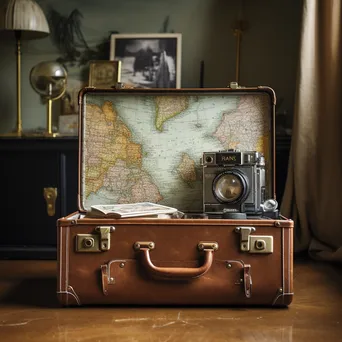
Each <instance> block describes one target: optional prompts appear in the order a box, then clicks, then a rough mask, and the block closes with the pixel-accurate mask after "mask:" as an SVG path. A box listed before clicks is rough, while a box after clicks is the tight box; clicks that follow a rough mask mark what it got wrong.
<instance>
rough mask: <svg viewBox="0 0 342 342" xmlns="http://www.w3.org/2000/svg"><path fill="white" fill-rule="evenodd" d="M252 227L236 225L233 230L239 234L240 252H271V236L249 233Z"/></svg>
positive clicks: (253, 230) (253, 229)
mask: <svg viewBox="0 0 342 342" xmlns="http://www.w3.org/2000/svg"><path fill="white" fill-rule="evenodd" d="M255 231H256V229H255V228H254V227H236V228H235V232H236V233H239V234H240V250H241V252H248V253H253V254H254V253H256V254H265V253H273V236H266V235H251V233H253V232H255Z"/></svg>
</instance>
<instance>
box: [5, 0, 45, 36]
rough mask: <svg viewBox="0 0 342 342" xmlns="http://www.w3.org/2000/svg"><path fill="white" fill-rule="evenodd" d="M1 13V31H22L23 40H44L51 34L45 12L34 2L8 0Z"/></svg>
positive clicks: (31, 0)
mask: <svg viewBox="0 0 342 342" xmlns="http://www.w3.org/2000/svg"><path fill="white" fill-rule="evenodd" d="M0 11H1V12H0V30H4V31H20V33H21V38H22V39H38V38H43V37H45V36H47V35H48V34H49V33H50V29H49V25H48V23H47V20H46V17H45V14H44V12H43V11H42V9H41V8H40V6H39V5H38V4H37V3H36V2H35V1H33V0H7V1H6V2H5V4H4V5H2V6H1V9H0Z"/></svg>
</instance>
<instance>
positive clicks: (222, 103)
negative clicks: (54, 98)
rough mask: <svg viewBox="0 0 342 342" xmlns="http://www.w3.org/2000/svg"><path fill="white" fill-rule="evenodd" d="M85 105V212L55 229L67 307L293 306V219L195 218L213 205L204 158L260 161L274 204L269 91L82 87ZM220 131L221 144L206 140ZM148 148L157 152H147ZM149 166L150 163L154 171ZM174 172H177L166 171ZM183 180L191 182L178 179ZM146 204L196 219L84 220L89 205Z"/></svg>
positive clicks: (82, 117)
mask: <svg viewBox="0 0 342 342" xmlns="http://www.w3.org/2000/svg"><path fill="white" fill-rule="evenodd" d="M79 104H80V106H79V107H80V117H79V165H80V167H79V203H78V205H79V211H78V212H76V213H72V214H70V215H69V216H67V217H63V218H60V219H59V220H58V223H57V228H58V282H57V294H58V298H59V300H60V302H61V304H62V305H65V306H69V305H85V304H133V305H243V306H252V305H266V306H287V305H289V304H290V303H291V301H292V298H293V254H292V253H293V242H292V236H293V221H292V220H290V219H287V218H284V217H283V216H281V215H277V216H275V217H272V216H270V217H268V216H267V215H266V214H265V215H266V216H265V215H263V214H262V215H259V216H258V215H248V218H247V219H226V218H223V216H222V215H221V214H222V212H220V213H219V215H216V213H209V214H208V215H207V216H205V218H197V216H196V215H198V214H201V213H202V214H203V208H206V207H205V203H204V202H206V201H207V199H206V196H207V195H203V193H204V192H205V190H204V186H203V183H204V177H205V176H204V173H203V172H202V171H203V165H202V166H201V164H200V162H199V159H200V156H202V152H209V151H217V148H218V147H221V148H223V150H224V151H227V149H230V148H234V149H236V148H240V149H241V148H242V149H245V150H247V149H249V150H251V149H253V148H254V149H255V150H259V151H260V152H262V153H263V154H264V156H265V160H266V181H265V191H266V192H267V194H268V195H269V197H271V198H275V176H274V175H275V144H274V141H275V137H274V127H275V122H274V116H275V115H274V114H275V113H274V112H275V94H274V92H273V90H272V89H271V88H268V87H256V88H242V87H228V88H224V89H148V90H146V89H95V88H85V89H83V90H82V91H81V92H80V95H79ZM224 109H226V110H224ZM196 118H197V119H196ZM148 120H150V121H149V123H146V122H147V121H148ZM176 120H181V121H180V122H178V124H179V125H180V126H174V127H171V126H170V121H172V123H174V122H175V121H176ZM182 120H183V121H182ZM215 120H216V121H215ZM215 124H216V126H215ZM192 125H193V126H192ZM177 127H178V131H177V132H175V131H173V130H174V129H177ZM179 127H184V131H182V132H180V131H179ZM234 127H235V129H234ZM213 128H215V132H214V133H215V134H214V135H215V139H214V138H213V136H214V135H213V134H212V135H211V136H210V137H209V138H208V134H207V133H208V130H211V131H212V130H213ZM197 130H200V131H201V134H202V136H203V140H202V139H199V138H198V135H196V134H199V133H198V131H197ZM212 132H213V131H212ZM227 132H230V134H231V135H230V136H229V139H228V138H227V139H226V138H225V136H226V133H227ZM162 134H164V135H163V136H162ZM165 135H168V136H165ZM207 138H208V141H207V140H206V139H207ZM186 139H187V140H186ZM151 141H153V144H151ZM217 141H219V143H217ZM210 144H212V146H210ZM146 146H153V148H154V149H152V148H151V149H150V150H148V149H147V150H144V148H147V147H146ZM159 147H160V150H159ZM173 148H174V150H175V151H176V150H177V149H178V152H177V153H179V154H180V155H181V158H180V157H179V155H177V153H176V152H175V151H173V150H172V151H171V149H173ZM182 148H184V151H183V152H182ZM155 149H157V150H155ZM168 150H169V151H171V152H170V153H167V151H168ZM192 152H193V154H192ZM145 156H146V158H152V159H151V160H149V162H148V163H147V162H146V161H144V157H145ZM178 157H179V158H178ZM177 158H178V159H177ZM189 158H190V162H189ZM196 159H198V160H196ZM193 160H195V161H193ZM175 161H176V162H175ZM185 161H186V162H187V163H185ZM168 162H170V163H171V164H172V163H174V164H172V165H171V164H170V165H171V166H170V165H166V166H165V163H168ZM189 165H190V166H189ZM153 168H154V169H157V171H158V172H157V173H153V172H154V171H155V170H153ZM175 170H176V171H175ZM184 170H186V172H185V173H186V174H187V176H189V174H190V175H191V177H192V178H191V177H190V178H187V177H185V175H184V174H181V172H184ZM189 170H190V171H189ZM177 172H178V173H177ZM159 175H160V179H158V176H159ZM168 177H169V178H168ZM179 178H181V180H180V179H179ZM258 179H259V178H258ZM200 183H202V185H199V184H200ZM180 194H181V195H180ZM198 197H199V198H200V200H198ZM204 198H205V199H204ZM140 201H149V202H160V203H162V204H166V205H170V206H171V205H172V206H174V207H177V209H179V210H180V211H182V212H184V213H185V215H186V214H187V213H188V212H189V213H194V215H193V216H191V215H188V216H184V217H185V218H179V217H178V218H153V217H152V218H151V217H146V218H143V217H139V218H124V219H112V218H91V217H88V216H87V215H86V214H87V212H88V211H89V209H90V207H91V205H93V204H105V203H113V202H118V203H129V202H140ZM199 206H200V208H199ZM187 209H189V211H187ZM220 210H221V209H220ZM206 213H207V212H206ZM199 217H201V215H199Z"/></svg>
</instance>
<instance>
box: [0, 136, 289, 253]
mask: <svg viewBox="0 0 342 342" xmlns="http://www.w3.org/2000/svg"><path fill="white" fill-rule="evenodd" d="M289 150H290V138H289V137H277V148H276V188H277V199H278V202H279V203H280V204H281V200H282V197H283V193H284V188H285V182H286V177H287V167H288V158H289ZM0 182H1V197H2V205H1V213H2V215H1V221H0V222H1V223H0V226H1V237H0V259H55V258H56V245H57V230H56V221H57V219H58V218H60V217H62V216H65V215H68V214H70V213H72V212H74V211H76V210H77V193H78V139H77V138H54V139H44V138H39V139H38V138H0ZM46 188H53V189H56V190H57V197H56V201H55V213H54V214H53V215H52V216H50V215H49V214H48V202H47V201H46V199H45V197H44V189H46Z"/></svg>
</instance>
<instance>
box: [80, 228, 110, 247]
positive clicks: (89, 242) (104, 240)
mask: <svg viewBox="0 0 342 342" xmlns="http://www.w3.org/2000/svg"><path fill="white" fill-rule="evenodd" d="M114 231H115V227H112V226H98V227H96V228H95V232H96V233H95V234H77V236H76V252H105V251H108V250H109V249H110V234H111V233H112V232H114Z"/></svg>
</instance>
